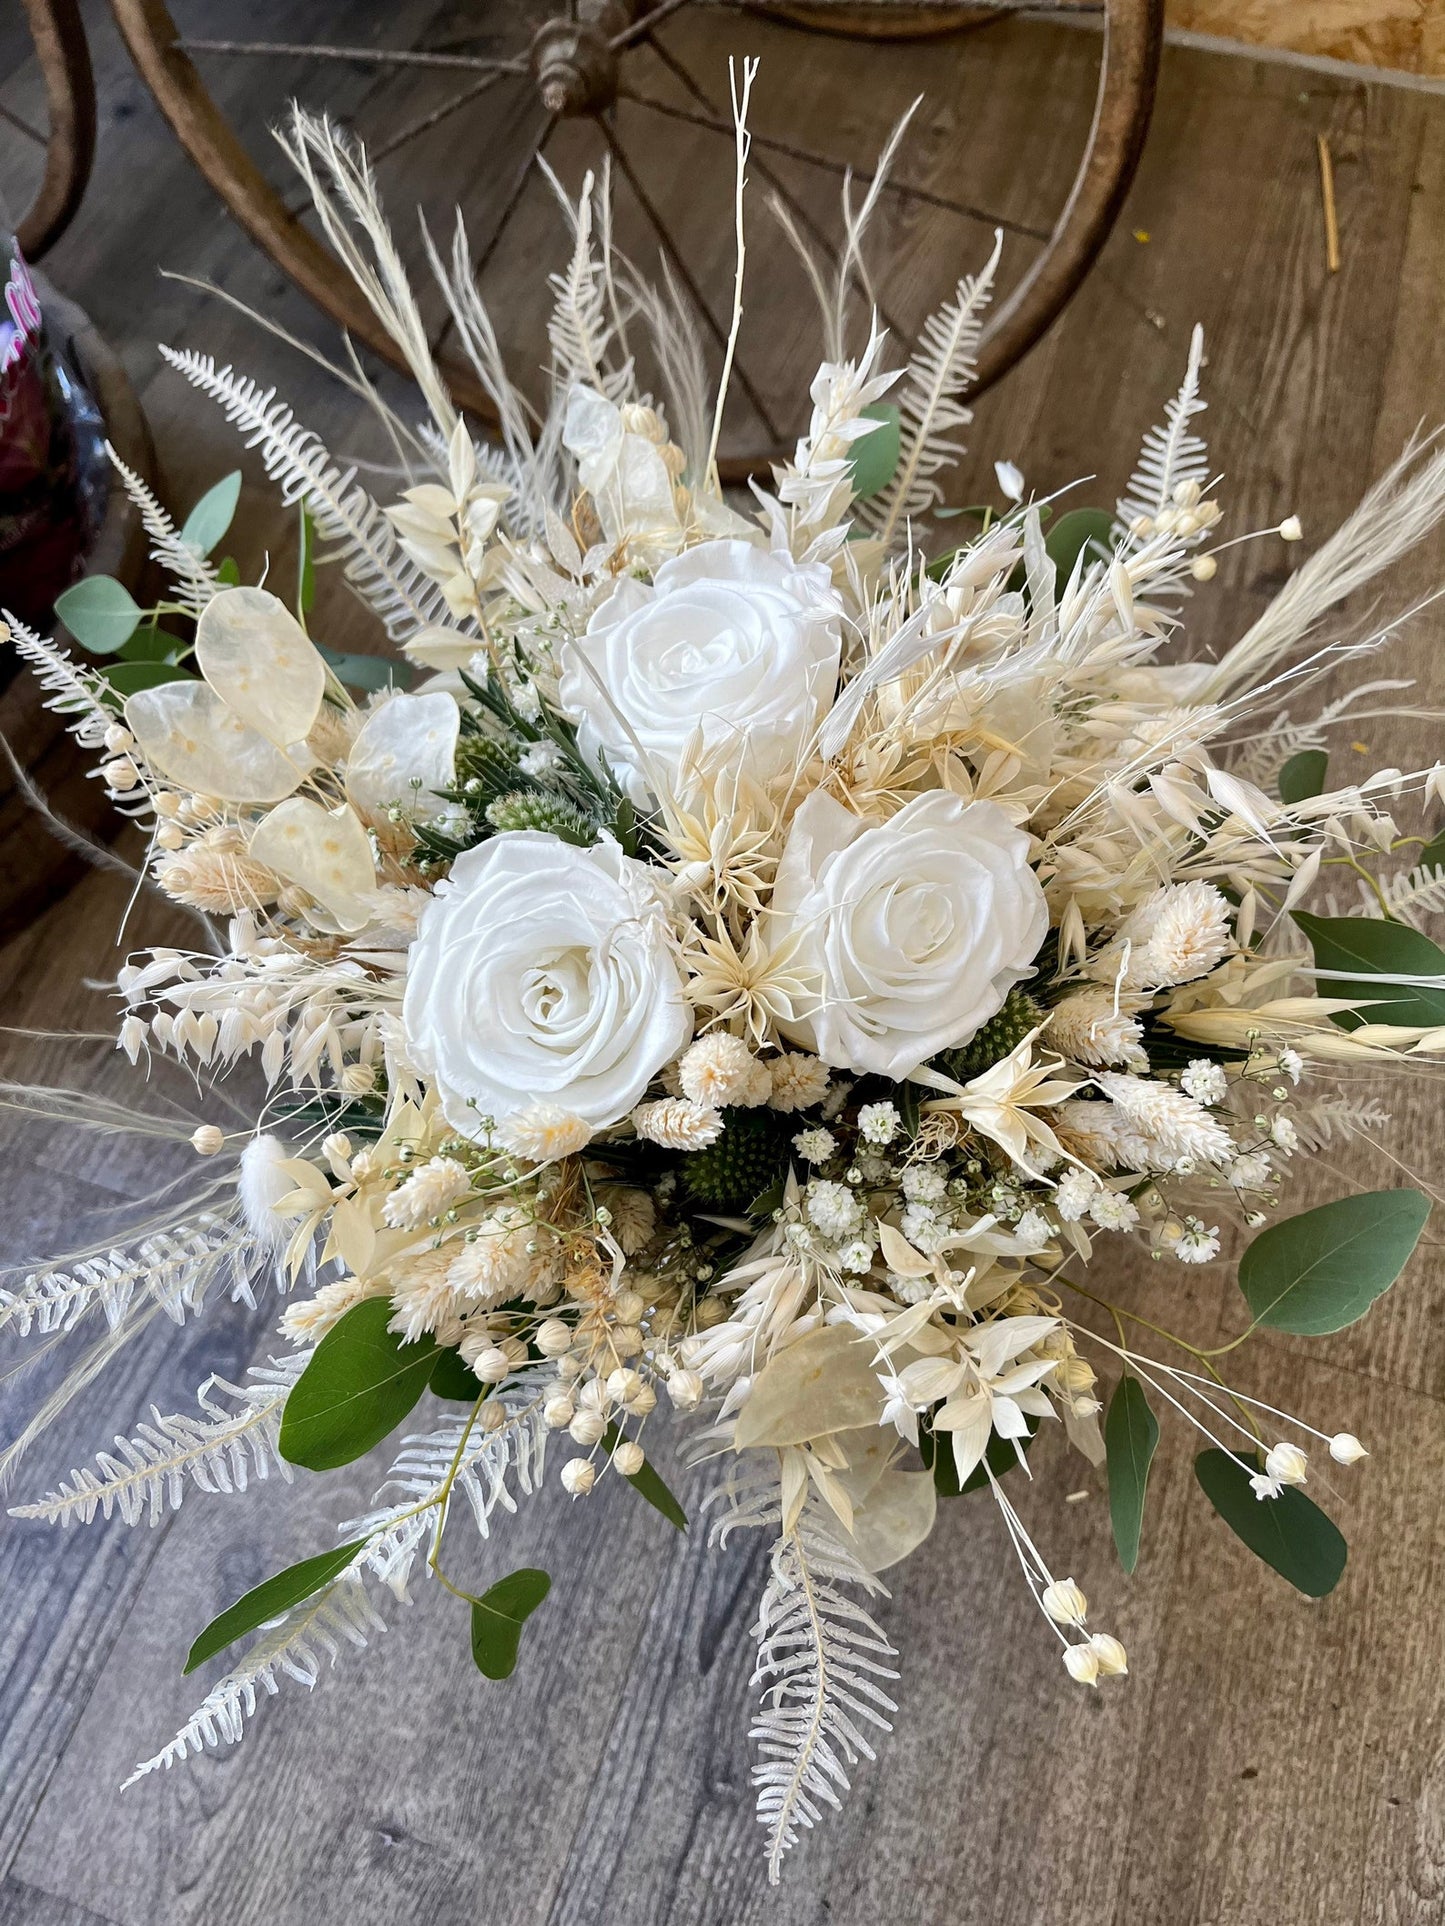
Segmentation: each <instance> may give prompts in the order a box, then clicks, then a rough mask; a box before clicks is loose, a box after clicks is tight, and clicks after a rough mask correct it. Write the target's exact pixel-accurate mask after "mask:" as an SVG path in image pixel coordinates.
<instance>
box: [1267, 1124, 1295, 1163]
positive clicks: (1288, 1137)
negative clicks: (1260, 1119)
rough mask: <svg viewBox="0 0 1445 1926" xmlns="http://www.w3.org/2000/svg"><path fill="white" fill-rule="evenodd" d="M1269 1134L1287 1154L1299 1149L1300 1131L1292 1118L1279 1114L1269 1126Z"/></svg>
mask: <svg viewBox="0 0 1445 1926" xmlns="http://www.w3.org/2000/svg"><path fill="white" fill-rule="evenodd" d="M1269 1134H1270V1136H1271V1137H1273V1139H1274V1141H1275V1142H1276V1144H1278V1146H1279V1148H1280V1149H1281V1150H1282V1151H1283V1152H1284V1154H1285V1155H1286V1156H1288V1155H1289V1154H1290V1152H1291V1151H1292V1150H1298V1149H1299V1132H1298V1131H1297V1130H1296V1129H1295V1127H1294V1122H1293V1120H1292V1119H1291V1118H1289V1117H1285V1116H1278V1117H1276V1118H1275V1120H1274V1122H1273V1123H1272V1124H1271V1125H1270V1127H1269Z"/></svg>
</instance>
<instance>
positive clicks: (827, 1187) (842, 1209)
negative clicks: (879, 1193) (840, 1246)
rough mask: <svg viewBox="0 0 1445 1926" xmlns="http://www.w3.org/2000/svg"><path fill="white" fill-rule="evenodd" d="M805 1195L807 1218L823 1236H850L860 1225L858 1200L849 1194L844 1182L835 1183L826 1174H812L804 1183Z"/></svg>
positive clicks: (855, 1232) (860, 1204)
mask: <svg viewBox="0 0 1445 1926" xmlns="http://www.w3.org/2000/svg"><path fill="white" fill-rule="evenodd" d="M805 1197H806V1209H807V1213H808V1218H809V1221H810V1222H811V1223H812V1224H813V1226H814V1228H815V1229H817V1230H819V1231H821V1232H822V1234H823V1236H824V1237H833V1238H845V1237H853V1236H855V1235H856V1234H857V1232H858V1231H859V1229H860V1228H861V1226H862V1223H863V1204H862V1201H861V1200H860V1199H859V1198H857V1197H855V1196H854V1195H853V1192H852V1191H851V1190H849V1188H848V1186H847V1185H846V1184H835V1183H833V1182H831V1181H830V1180H829V1179H828V1178H826V1177H814V1178H812V1179H811V1180H810V1182H809V1184H808V1188H807V1191H806V1193H805Z"/></svg>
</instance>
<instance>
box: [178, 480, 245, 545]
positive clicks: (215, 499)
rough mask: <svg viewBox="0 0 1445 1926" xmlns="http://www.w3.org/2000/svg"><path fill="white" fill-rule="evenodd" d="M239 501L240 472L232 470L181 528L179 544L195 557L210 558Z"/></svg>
mask: <svg viewBox="0 0 1445 1926" xmlns="http://www.w3.org/2000/svg"><path fill="white" fill-rule="evenodd" d="M240 499H241V471H240V469H239V468H233V469H232V470H231V472H230V474H229V475H223V476H222V477H221V479H220V481H218V482H217V483H216V485H215V487H214V488H208V489H207V490H206V492H205V494H204V495H202V497H201V499H200V500H199V501H198V502H197V503H196V505H195V507H194V508H193V509H192V510H191V512H190V514H189V515H187V517H186V519H185V521H184V522H183V523H182V524H181V540H182V541H183V542H184V543H185V544H186V547H187V548H193V549H194V550H195V551H196V553H197V555H209V554H210V552H211V550H212V549H213V548H214V547H215V546H216V544H217V543H218V542H219V541H220V539H221V537H222V536H223V535H224V534H225V532H226V530H227V529H228V528H229V527H230V526H231V522H232V519H233V517H234V516H235V513H236V503H237V502H238V501H239V500H240Z"/></svg>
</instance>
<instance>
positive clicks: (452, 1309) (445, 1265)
mask: <svg viewBox="0 0 1445 1926" xmlns="http://www.w3.org/2000/svg"><path fill="white" fill-rule="evenodd" d="M455 1254H456V1247H455V1245H452V1246H447V1245H445V1244H444V1245H442V1246H441V1248H440V1249H427V1250H424V1251H415V1252H413V1253H412V1254H411V1255H410V1256H409V1257H407V1258H405V1259H404V1260H402V1263H401V1265H400V1266H399V1268H398V1269H397V1270H396V1271H395V1272H393V1274H392V1277H391V1300H392V1303H393V1304H394V1305H395V1307H396V1315H395V1316H394V1317H393V1318H392V1320H391V1322H390V1324H388V1326H387V1329H388V1330H390V1331H395V1332H396V1333H397V1335H398V1336H399V1337H400V1338H401V1339H402V1341H403V1343H406V1344H415V1343H416V1341H417V1339H418V1338H419V1337H422V1336H424V1335H425V1334H426V1333H427V1332H428V1331H431V1332H433V1333H434V1334H435V1336H436V1338H437V1340H438V1341H439V1342H440V1343H442V1344H455V1343H456V1342H458V1341H459V1339H460V1337H461V1332H462V1321H461V1320H462V1311H463V1309H464V1308H466V1307H465V1305H464V1303H463V1300H462V1299H461V1297H460V1295H459V1293H458V1292H457V1291H456V1290H455V1289H454V1288H453V1286H452V1284H451V1281H450V1277H449V1273H450V1270H451V1265H452V1259H453V1257H454V1256H455Z"/></svg>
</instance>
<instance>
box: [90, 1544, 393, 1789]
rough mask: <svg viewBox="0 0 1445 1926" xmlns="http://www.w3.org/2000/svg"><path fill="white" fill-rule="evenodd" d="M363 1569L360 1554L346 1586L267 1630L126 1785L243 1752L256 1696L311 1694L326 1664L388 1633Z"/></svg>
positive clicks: (345, 1576) (337, 1581) (343, 1580)
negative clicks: (295, 1689) (202, 1757)
mask: <svg viewBox="0 0 1445 1926" xmlns="http://www.w3.org/2000/svg"><path fill="white" fill-rule="evenodd" d="M361 1565H362V1554H361V1553H358V1554H357V1557H356V1559H354V1560H353V1562H352V1563H351V1564H350V1565H348V1566H347V1568H346V1570H345V1571H344V1572H343V1573H342V1574H341V1575H340V1577H339V1578H334V1579H332V1581H331V1583H330V1584H329V1585H324V1586H323V1587H322V1588H321V1590H320V1591H319V1592H315V1593H313V1594H312V1596H311V1597H310V1598H308V1599H305V1600H304V1601H303V1602H302V1603H301V1604H300V1605H294V1606H293V1607H292V1608H291V1610H290V1611H289V1612H287V1613H285V1614H284V1615H283V1616H282V1617H281V1618H279V1619H277V1620H276V1621H275V1623H274V1624H272V1625H270V1626H268V1627H267V1629H266V1631H265V1632H264V1634H263V1635H262V1637H261V1638H259V1639H258V1640H257V1641H256V1643H255V1644H254V1645H253V1646H252V1647H251V1648H250V1650H249V1651H248V1652H246V1653H245V1655H244V1656H243V1657H242V1659H241V1661H240V1663H239V1664H238V1665H237V1666H236V1668H235V1670H234V1671H231V1672H228V1673H227V1674H226V1676H225V1678H223V1679H222V1680H221V1682H220V1684H219V1685H217V1686H216V1687H215V1689H214V1690H213V1691H211V1692H208V1693H207V1694H206V1697H205V1698H204V1699H203V1700H202V1702H201V1704H200V1705H199V1706H197V1708H196V1710H195V1712H194V1713H192V1715H191V1717H190V1718H189V1719H187V1721H186V1723H185V1724H184V1725H183V1726H182V1727H181V1729H180V1731H179V1732H178V1733H177V1734H176V1736H175V1737H174V1738H173V1739H172V1740H171V1741H170V1743H169V1744H168V1745H165V1746H162V1748H161V1750H160V1751H159V1752H157V1753H156V1754H155V1756H154V1757H153V1758H150V1759H146V1760H145V1761H144V1762H143V1763H142V1764H140V1765H138V1766H137V1767H136V1769H135V1771H134V1772H133V1773H132V1774H131V1775H130V1777H129V1778H128V1779H127V1780H126V1781H125V1785H127V1786H132V1785H134V1784H135V1782H136V1780H137V1779H141V1778H144V1777H145V1775H146V1773H148V1772H155V1771H158V1770H159V1769H160V1768H162V1767H167V1766H172V1765H175V1764H177V1763H178V1762H179V1761H181V1760H183V1759H188V1758H189V1757H190V1756H191V1755H192V1754H193V1753H199V1752H202V1751H204V1750H205V1749H206V1747H208V1746H210V1747H212V1748H214V1747H217V1746H222V1745H236V1744H238V1743H239V1742H240V1740H241V1738H242V1736H243V1733H244V1730H245V1723H246V1720H247V1719H249V1718H252V1717H253V1716H254V1715H255V1711H256V1694H257V1692H258V1691H264V1692H266V1693H268V1694H269V1695H270V1696H271V1697H273V1698H274V1697H275V1695H276V1693H277V1692H279V1691H280V1689H281V1688H280V1683H279V1681H278V1679H277V1674H278V1673H280V1674H281V1675H282V1676H284V1677H286V1678H290V1679H295V1680H296V1682H297V1684H298V1685H304V1686H306V1687H307V1688H308V1689H309V1688H311V1687H312V1686H314V1685H316V1684H317V1682H318V1681H319V1679H320V1677H321V1661H322V1659H323V1658H326V1659H329V1660H330V1662H331V1664H332V1665H335V1663H336V1661H337V1659H338V1658H340V1656H341V1653H342V1648H343V1646H345V1645H352V1646H355V1647H356V1648H358V1649H363V1648H364V1647H365V1646H366V1645H367V1643H368V1635H369V1634H370V1633H373V1632H384V1631H385V1630H386V1625H385V1622H384V1620H383V1619H382V1618H381V1617H380V1616H379V1615H378V1613H377V1610H376V1607H375V1606H374V1605H373V1604H372V1602H371V1599H370V1598H369V1596H368V1595H367V1591H366V1586H365V1582H364V1580H363V1578H362V1575H361ZM122 1790H124V1787H122Z"/></svg>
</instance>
